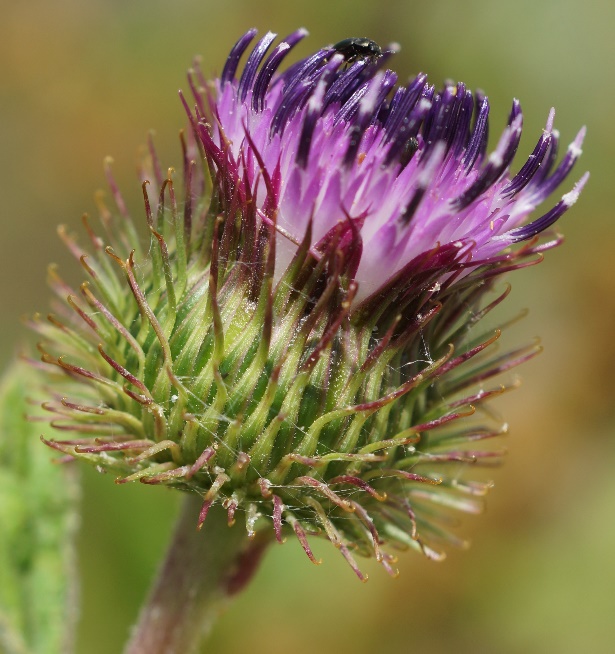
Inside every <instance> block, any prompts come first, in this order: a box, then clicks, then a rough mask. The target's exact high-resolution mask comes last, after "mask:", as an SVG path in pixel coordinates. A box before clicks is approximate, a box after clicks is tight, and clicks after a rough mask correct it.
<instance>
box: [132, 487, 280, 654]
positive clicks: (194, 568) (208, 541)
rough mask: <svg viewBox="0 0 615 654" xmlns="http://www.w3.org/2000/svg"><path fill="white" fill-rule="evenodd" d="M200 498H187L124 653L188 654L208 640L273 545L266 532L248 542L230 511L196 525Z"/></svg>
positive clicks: (212, 512) (218, 512)
mask: <svg viewBox="0 0 615 654" xmlns="http://www.w3.org/2000/svg"><path fill="white" fill-rule="evenodd" d="M201 503H202V500H201V499H200V498H199V497H198V496H197V495H193V494H190V495H186V498H185V499H184V504H183V506H182V510H181V514H180V516H179V520H178V522H177V525H176V527H175V533H174V535H173V538H172V540H171V544H170V546H169V549H168V551H167V555H166V559H165V561H164V563H163V564H162V567H161V569H160V572H159V574H158V578H157V579H156V582H155V583H154V586H153V588H152V589H151V591H150V595H149V598H148V600H147V602H146V604H145V606H144V607H143V608H142V610H141V615H140V616H139V621H138V623H137V625H136V626H135V628H134V630H133V633H132V636H131V638H130V641H129V643H128V645H127V647H126V649H125V654H146V653H147V654H190V653H191V652H194V651H195V649H196V648H197V647H198V645H199V644H200V643H201V642H202V640H203V639H204V638H205V636H206V635H207V633H208V632H209V630H210V628H211V626H212V625H213V623H214V621H215V619H216V618H217V617H218V615H219V614H220V613H221V612H222V610H223V609H224V607H225V606H226V604H227V602H228V600H229V598H230V597H231V596H232V595H234V594H235V593H237V592H238V591H240V590H241V589H242V588H243V587H244V586H245V585H246V584H247V582H248V581H250V579H251V578H252V576H253V575H254V573H255V571H256V569H257V568H258V564H259V563H260V560H261V558H262V555H263V553H264V551H265V549H266V548H267V545H268V544H269V543H270V542H271V537H270V536H269V535H267V534H265V533H263V532H260V533H257V535H256V536H255V538H253V539H252V540H250V539H249V538H248V536H247V533H246V531H245V530H244V529H242V528H240V527H239V525H237V526H235V527H233V528H229V527H228V525H227V519H226V512H224V511H223V509H222V508H221V507H219V506H214V507H212V509H211V510H210V512H209V514H208V516H207V520H206V521H205V524H204V525H203V530H202V531H197V528H196V524H197V518H198V514H199V509H200V506H201Z"/></svg>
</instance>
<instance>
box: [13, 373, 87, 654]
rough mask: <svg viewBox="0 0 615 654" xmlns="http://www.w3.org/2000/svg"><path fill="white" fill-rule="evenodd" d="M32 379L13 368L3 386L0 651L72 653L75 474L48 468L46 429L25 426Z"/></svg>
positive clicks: (33, 424) (50, 463) (41, 425)
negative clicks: (43, 436) (42, 435)
mask: <svg viewBox="0 0 615 654" xmlns="http://www.w3.org/2000/svg"><path fill="white" fill-rule="evenodd" d="M33 382H34V375H33V373H32V372H31V371H30V370H28V369H27V368H26V366H24V365H20V364H14V365H13V366H11V367H10V368H9V370H8V371H7V373H6V374H5V375H4V377H3V379H2V381H1V382H0V651H1V652H6V654H26V653H29V652H32V653H34V652H36V654H57V653H60V652H61V653H62V654H66V653H67V652H71V651H72V649H73V640H74V637H73V633H72V632H73V630H74V624H75V617H76V601H75V599H76V580H75V575H76V566H75V560H74V559H75V557H74V549H73V537H74V534H75V530H76V526H77V516H76V512H75V505H76V500H77V496H78V492H77V481H76V476H75V471H74V470H72V469H71V468H70V466H61V465H57V464H54V463H53V455H52V453H51V452H50V451H49V449H48V448H46V447H45V446H44V445H43V444H42V443H41V441H40V438H39V437H40V435H41V433H44V432H46V431H48V430H49V427H48V426H47V425H46V424H45V423H42V422H30V421H28V420H26V418H25V416H26V414H28V415H32V414H35V413H38V412H39V410H38V409H37V408H36V407H33V406H31V405H29V404H28V402H27V399H26V394H27V393H28V392H30V391H31V389H32V388H33Z"/></svg>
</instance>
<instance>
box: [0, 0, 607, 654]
mask: <svg viewBox="0 0 615 654" xmlns="http://www.w3.org/2000/svg"><path fill="white" fill-rule="evenodd" d="M0 16H1V17H2V21H1V24H0V61H1V62H2V63H1V66H0V207H1V209H0V210H1V214H0V221H1V226H2V240H1V246H0V247H1V250H0V279H1V280H3V283H2V284H1V286H0V293H1V304H0V306H1V307H2V308H1V314H0V320H1V324H0V329H1V330H2V339H0V357H1V360H2V363H3V364H5V363H6V362H8V361H9V360H10V358H11V357H12V356H13V354H14V352H15V347H16V346H15V344H16V343H19V342H23V341H24V337H23V335H22V330H21V327H20V324H19V316H20V315H21V314H23V313H26V312H32V311H34V310H39V309H40V310H44V309H45V308H46V306H47V297H48V293H47V290H46V288H45V283H44V280H45V270H46V266H47V263H48V262H50V261H55V262H57V263H59V264H60V265H61V268H62V271H63V273H64V274H66V276H67V277H68V278H69V279H74V280H75V281H76V280H77V279H79V277H78V271H77V267H76V266H75V265H74V264H73V262H72V261H70V260H69V257H68V256H67V254H66V252H65V251H64V249H63V247H62V245H61V244H60V242H59V239H57V238H56V235H55V226H56V225H57V224H58V223H64V222H65V223H67V224H69V225H71V226H72V227H75V228H78V227H79V222H80V221H79V219H80V216H81V213H82V212H83V211H90V212H92V213H95V208H94V202H93V198H92V196H93V192H94V191H95V190H96V189H97V188H99V187H102V186H103V185H104V180H103V174H102V165H101V164H102V159H103V157H104V156H105V155H107V154H111V155H113V156H114V158H115V161H116V164H115V169H114V170H115V173H116V176H117V178H118V179H119V180H120V182H121V186H122V188H123V190H124V192H125V196H126V197H127V199H128V200H129V204H130V206H131V207H132V208H133V212H134V213H135V214H136V215H139V212H140V211H141V205H140V201H139V196H140V188H139V184H138V182H137V178H136V175H135V161H136V152H137V149H138V147H139V146H140V144H142V143H143V142H144V140H145V138H146V134H147V131H148V130H149V129H150V128H153V129H155V130H156V132H157V135H158V136H157V144H158V147H159V149H160V152H161V155H162V159H163V161H166V162H169V165H171V164H177V163H178V162H179V156H178V152H179V148H178V143H177V132H178V130H179V129H180V128H181V127H183V125H184V117H183V113H182V109H181V107H180V103H179V101H178V98H177V93H176V91H177V89H178V88H179V87H184V88H185V87H186V86H187V85H186V83H185V81H184V70H185V69H186V68H187V67H188V66H189V65H190V62H191V59H192V57H193V55H194V54H196V53H199V54H201V55H202V56H203V68H204V70H205V72H206V73H211V74H214V73H216V72H219V71H220V70H221V68H222V65H223V62H224V59H225V56H226V53H227V52H228V49H229V48H230V45H231V44H232V43H233V42H234V40H235V39H236V38H237V37H238V36H239V35H240V34H241V33H243V32H244V31H245V30H246V29H247V28H248V27H251V26H256V27H258V28H259V29H260V30H261V33H262V32H263V31H265V30H267V29H272V30H274V31H276V32H278V33H279V34H280V35H281V36H283V35H285V34H287V33H288V32H290V31H291V30H293V29H295V28H296V27H298V26H300V25H304V26H305V27H307V28H308V29H309V30H310V33H311V36H310V38H309V39H308V40H307V42H304V44H302V45H301V47H300V48H298V49H297V50H298V51H299V53H300V54H306V53H307V52H308V51H309V50H311V49H316V48H318V47H319V46H321V45H323V44H326V43H331V42H335V41H338V40H340V39H342V38H344V37H348V36H363V35H365V36H369V37H370V38H373V39H375V40H376V41H378V42H380V43H388V42H390V41H398V42H399V43H400V44H401V45H402V51H401V54H400V55H399V56H398V57H397V61H396V63H395V66H396V68H397V70H398V71H399V72H400V73H401V79H402V80H403V79H405V78H406V77H408V76H409V75H410V74H413V73H416V72H418V71H419V70H422V71H425V72H427V73H428V74H429V76H430V79H431V81H432V83H435V84H436V85H439V84H440V83H441V82H442V81H443V80H444V79H446V78H452V79H461V80H463V81H465V82H466V83H467V84H468V85H469V86H470V87H471V88H476V87H481V88H483V89H485V90H486V91H487V93H488V95H489V97H490V100H491V104H492V107H493V113H492V135H494V138H497V136H498V135H499V131H500V129H501V127H502V126H503V125H504V121H505V117H506V115H507V112H508V110H509V107H510V102H511V100H512V97H513V96H516V97H519V98H520V100H521V103H522V106H523V108H524V112H525V127H524V139H523V141H522V146H521V151H520V157H522V156H523V155H527V154H528V153H529V151H530V150H531V148H532V147H533V145H534V143H535V141H536V139H537V138H538V136H539V134H540V130H541V129H542V127H543V125H544V122H545V120H546V117H547V113H548V111H549V108H550V107H551V106H552V105H554V106H555V107H556V108H557V115H556V126H557V128H558V129H559V130H560V131H561V134H562V142H563V144H564V147H565V144H566V143H568V142H570V141H571V140H572V139H573V138H574V136H575V134H576V132H577V130H578V128H579V127H580V126H581V125H583V124H587V126H588V137H587V140H586V142H585V147H584V150H585V154H584V156H583V157H582V159H581V162H580V163H579V164H578V165H577V168H576V169H575V171H574V172H573V175H572V178H571V179H570V180H569V182H568V183H567V188H566V189H564V191H567V190H569V188H570V187H571V186H572V183H573V181H575V180H576V179H578V177H580V175H581V173H582V172H583V171H585V170H587V169H589V170H591V173H592V177H591V180H590V182H589V184H588V187H587V188H586V190H585V192H584V194H583V196H582V198H581V200H580V202H579V203H578V205H577V206H575V208H574V209H573V210H572V211H571V212H570V214H568V215H566V216H565V217H564V218H563V220H562V221H561V223H560V229H561V230H563V231H564V232H565V234H566V237H567V240H566V243H565V244H564V245H563V246H562V247H561V248H559V249H558V250H557V251H554V252H551V253H549V254H548V256H547V258H546V261H545V262H544V263H543V264H542V265H541V266H539V267H538V268H533V269H531V270H529V271H521V272H519V273H517V274H516V275H514V277H513V279H512V283H513V293H512V295H511V296H510V298H509V300H508V301H507V304H506V306H505V307H502V310H501V311H500V316H502V315H503V314H505V315H512V314H513V313H514V312H516V311H518V310H519V309H520V308H523V307H529V308H530V309H531V312H530V315H529V317H528V318H527V319H526V320H525V321H523V322H522V323H521V324H519V325H517V326H516V327H515V328H514V329H511V330H510V334H509V335H508V342H509V343H513V342H519V341H524V340H527V339H529V338H532V337H534V336H536V335H540V336H541V337H542V339H543V342H544V345H545V352H544V354H543V355H542V356H541V357H539V358H538V359H537V360H534V361H533V362H531V363H530V364H528V365H526V366H525V368H524V369H523V370H522V371H521V374H522V376H523V379H524V384H523V386H522V387H521V388H520V389H519V390H518V391H516V392H515V393H512V394H510V395H507V396H505V397H504V398H503V399H501V400H500V401H499V403H498V405H497V409H498V411H500V412H501V413H502V414H503V415H504V416H505V417H506V418H507V419H508V421H509V422H510V424H511V436H510V438H509V441H508V448H509V450H510V454H509V457H508V461H507V464H506V466H505V467H504V468H502V469H501V470H496V471H494V478H495V480H496V487H495V489H494V490H493V491H492V494H491V497H490V498H489V502H488V511H487V512H486V515H484V516H482V517H480V518H479V519H474V518H470V519H467V520H466V521H465V526H464V534H465V535H468V536H470V537H471V539H472V540H473V546H472V548H471V549H470V550H469V551H468V552H451V553H450V556H449V558H448V559H447V560H446V561H445V562H444V563H442V564H433V563H430V562H428V561H426V560H423V559H422V558H421V557H419V556H417V555H414V554H412V553H408V554H406V555H404V556H402V557H401V560H400V564H399V567H400V570H401V576H400V578H399V579H397V580H391V579H389V578H388V577H387V576H386V574H385V573H384V572H382V571H381V570H380V569H378V568H376V566H375V564H370V562H367V563H364V565H363V567H364V568H365V569H366V570H367V571H368V572H369V573H370V581H369V583H367V584H366V585H362V584H360V583H359V582H358V581H357V580H356V579H355V577H354V575H353V573H352V572H351V570H350V569H349V568H348V567H347V565H346V564H345V563H344V561H343V559H342V557H341V556H339V554H337V553H336V551H335V550H334V548H332V547H331V546H330V545H327V544H323V545H321V546H318V544H316V547H315V549H317V550H318V555H320V556H322V557H323V558H324V563H323V565H322V566H320V567H319V568H315V567H314V566H312V565H311V564H310V562H309V561H308V559H307V557H305V555H304V553H303V552H302V551H301V549H300V548H299V547H298V545H297V544H296V543H294V542H290V541H289V542H288V543H287V544H286V545H285V546H284V547H274V548H272V551H270V552H269V555H268V556H267V558H266V560H265V563H264V565H263V567H262V569H261V570H260V572H259V574H258V576H257V578H256V580H255V581H254V583H253V584H252V586H251V587H250V588H249V590H248V591H247V592H246V593H245V594H244V595H243V596H242V597H241V598H240V599H238V600H237V601H236V602H235V604H234V605H233V606H232V607H231V608H230V610H229V611H228V612H227V613H226V614H225V615H224V617H223V618H222V619H221V621H220V623H219V624H218V626H217V628H216V631H215V632H214V634H213V637H212V640H211V642H210V647H209V649H208V651H210V652H220V653H226V652H239V651H250V652H251V654H258V653H260V652H267V653H268V654H282V653H286V652H293V653H294V654H303V653H307V652H313V651H314V650H315V649H317V650H318V651H319V652H320V653H321V654H332V653H334V652H335V653H341V652H353V653H354V654H367V652H372V651H383V652H415V651H417V652H418V651H425V650H426V651H429V652H431V653H432V654H437V653H439V652H460V653H462V652H479V653H481V652H502V653H516V652H562V653H567V652H571V653H572V652H578V651H579V650H584V651H592V652H611V651H613V647H615V645H614V643H615V621H614V620H613V615H615V474H614V466H613V462H614V456H613V455H614V453H615V440H614V438H613V437H614V430H613V425H614V417H615V415H614V414H615V401H614V400H613V398H614V392H613V391H614V390H615V375H614V374H613V368H614V364H615V338H614V336H615V299H614V297H615V268H614V264H615V260H614V259H613V245H614V240H615V239H614V236H615V218H614V216H613V181H612V177H613V172H614V164H613V162H614V161H615V158H614V156H613V153H614V151H615V130H614V129H613V126H612V125H613V118H612V113H613V110H612V108H613V105H614V103H615V85H614V84H613V77H614V73H613V71H614V70H615V54H614V45H613V43H614V39H613V26H614V25H615V3H613V2H612V0H609V1H607V0H604V1H602V2H601V1H599V0H594V1H593V2H585V3H579V2H577V1H574V2H573V1H572V0H540V1H537V0H518V1H517V2H514V3H513V2H510V1H504V0H467V1H465V2H459V1H456V0H432V1H431V2H425V1H424V0H423V1H422V2H419V1H415V0H405V1H402V0H398V1H396V2H393V1H390V2H387V1H385V0H380V1H378V2H376V1H374V0H369V1H366V0H352V1H351V0H343V1H341V2H332V1H330V0H329V1H326V2H325V1H324V0H311V1H310V2H309V3H302V2H294V3H290V2H282V1H280V0H275V1H269V2H260V3H257V2H248V1H245V0H226V1H225V2H219V3H214V2H211V1H210V0H200V1H195V0H175V1H174V2H162V1H160V0H147V1H146V0H134V1H132V2H125V1H120V0H54V1H53V2H51V1H49V0H47V1H44V0H29V1H28V2H8V1H7V0H4V1H3V2H0ZM71 275H72V276H73V277H72V278H71ZM83 480H84V495H83V503H82V507H83V518H82V529H81V532H80V536H79V560H80V566H81V574H82V600H83V611H82V618H81V622H80V632H79V648H78V651H79V653H80V654H109V653H113V652H119V651H120V650H121V644H122V643H123V642H124V641H125V639H126V636H127V631H128V628H129V625H130V624H131V622H132V621H133V620H134V619H135V617H136V614H137V611H138V606H139V604H140V602H141V601H142V599H143V596H144V594H145V592H146V589H147V587H148V583H149V580H150V578H151V576H152V574H153V573H154V571H155V568H156V565H157V561H158V559H159V557H160V555H161V553H162V551H163V548H164V545H165V542H166V540H167V537H168V536H169V529H170V526H171V523H172V519H173V515H174V512H175V509H176V507H177V499H178V498H177V497H175V496H174V495H173V494H172V493H169V492H165V491H163V490H160V489H154V488H146V487H143V486H139V485H135V486H133V487H130V488H127V487H126V486H122V487H118V486H115V485H114V484H113V480H112V479H110V478H108V477H104V476H100V475H97V474H96V473H95V472H93V471H91V470H84V471H83Z"/></svg>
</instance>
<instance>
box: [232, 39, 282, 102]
mask: <svg viewBox="0 0 615 654" xmlns="http://www.w3.org/2000/svg"><path fill="white" fill-rule="evenodd" d="M276 36H277V34H274V33H273V32H267V34H265V36H263V38H262V39H261V40H260V41H259V42H258V43H257V44H256V46H255V47H254V50H252V53H251V54H250V56H249V57H248V61H247V62H246V65H245V68H244V69H243V74H242V76H241V79H240V80H239V89H238V95H239V100H240V101H241V102H243V101H244V100H245V99H246V96H247V95H248V91H249V90H251V89H252V84H253V83H254V79H255V78H256V72H257V70H258V67H259V66H260V63H261V61H262V60H263V59H264V57H265V54H266V53H267V50H269V47H270V46H271V44H272V43H273V42H274V41H275V37H276Z"/></svg>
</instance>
